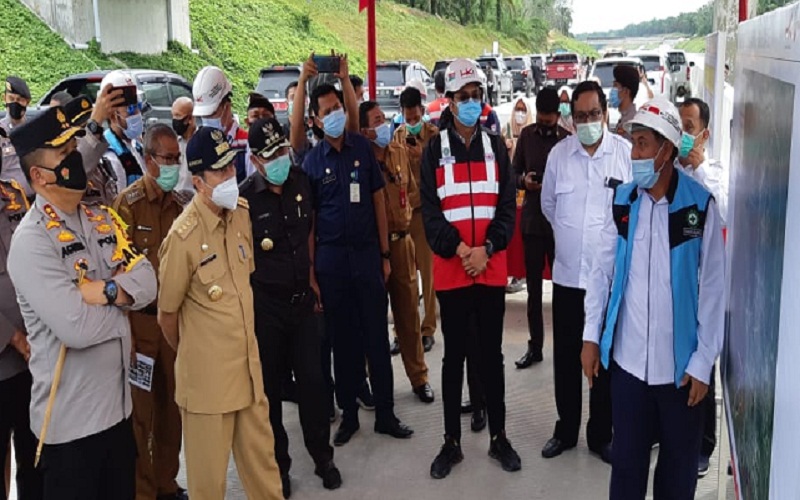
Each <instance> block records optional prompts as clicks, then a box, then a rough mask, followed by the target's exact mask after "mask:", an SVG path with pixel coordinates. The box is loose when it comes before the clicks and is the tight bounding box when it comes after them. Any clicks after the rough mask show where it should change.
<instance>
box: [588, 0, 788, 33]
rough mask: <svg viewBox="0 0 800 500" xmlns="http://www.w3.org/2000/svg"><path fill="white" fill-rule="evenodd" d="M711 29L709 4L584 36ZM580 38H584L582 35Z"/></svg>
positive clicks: (708, 31)
mask: <svg viewBox="0 0 800 500" xmlns="http://www.w3.org/2000/svg"><path fill="white" fill-rule="evenodd" d="M762 1H764V0H762ZM772 1H776V0H772ZM777 1H781V0H777ZM713 29H714V6H713V2H709V3H708V4H706V5H704V6H702V7H700V8H699V9H697V10H696V11H694V12H684V13H683V14H679V15H677V16H672V17H668V18H666V19H653V20H650V21H645V22H642V23H636V24H629V25H628V26H625V27H624V28H622V29H619V30H610V31H603V32H596V33H589V34H588V35H585V36H587V37H589V38H623V37H639V36H654V35H670V34H681V35H687V36H705V35H708V34H709V33H711V32H712V30H713ZM581 38H584V35H582V36H581Z"/></svg>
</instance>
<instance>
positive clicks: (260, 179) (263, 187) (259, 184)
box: [253, 169, 296, 195]
mask: <svg viewBox="0 0 800 500" xmlns="http://www.w3.org/2000/svg"><path fill="white" fill-rule="evenodd" d="M295 175H296V174H295V173H294V172H292V170H291V169H290V170H289V176H288V177H286V182H284V183H283V191H281V194H284V193H286V192H287V189H288V188H289V187H291V185H292V182H293V181H294V176H295ZM253 191H254V192H255V193H263V192H264V191H266V192H268V193H272V191H270V190H269V182H267V179H265V178H264V176H263V175H261V172H259V171H256V172H255V173H253ZM274 194H276V195H277V193H274Z"/></svg>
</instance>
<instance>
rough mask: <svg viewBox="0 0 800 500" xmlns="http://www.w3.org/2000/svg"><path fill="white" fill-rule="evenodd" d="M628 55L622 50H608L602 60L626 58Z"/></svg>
mask: <svg viewBox="0 0 800 500" xmlns="http://www.w3.org/2000/svg"><path fill="white" fill-rule="evenodd" d="M627 55H628V53H627V52H625V51H624V50H617V49H614V50H609V51H608V52H606V53H604V54H603V59H611V58H612V57H627Z"/></svg>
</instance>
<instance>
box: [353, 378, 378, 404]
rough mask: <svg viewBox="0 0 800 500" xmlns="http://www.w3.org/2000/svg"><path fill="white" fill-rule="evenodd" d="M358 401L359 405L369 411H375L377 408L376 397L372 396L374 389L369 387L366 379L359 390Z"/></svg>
mask: <svg viewBox="0 0 800 500" xmlns="http://www.w3.org/2000/svg"><path fill="white" fill-rule="evenodd" d="M356 402H357V403H358V406H360V407H361V409H363V410H367V411H374V410H375V398H373V397H372V391H370V389H369V384H368V383H367V381H366V380H365V381H364V385H362V386H361V389H360V390H359V391H358V396H356Z"/></svg>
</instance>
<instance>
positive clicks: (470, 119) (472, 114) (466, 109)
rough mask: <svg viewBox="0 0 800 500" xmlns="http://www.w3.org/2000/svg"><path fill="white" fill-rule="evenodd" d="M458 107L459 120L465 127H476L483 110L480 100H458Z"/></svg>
mask: <svg viewBox="0 0 800 500" xmlns="http://www.w3.org/2000/svg"><path fill="white" fill-rule="evenodd" d="M456 108H457V109H458V117H457V118H458V121H460V122H461V124H462V125H464V126H465V127H474V126H475V124H476V123H478V118H480V117H481V112H482V111H483V106H481V103H480V101H478V100H475V99H470V100H468V101H461V102H457V103H456Z"/></svg>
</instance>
